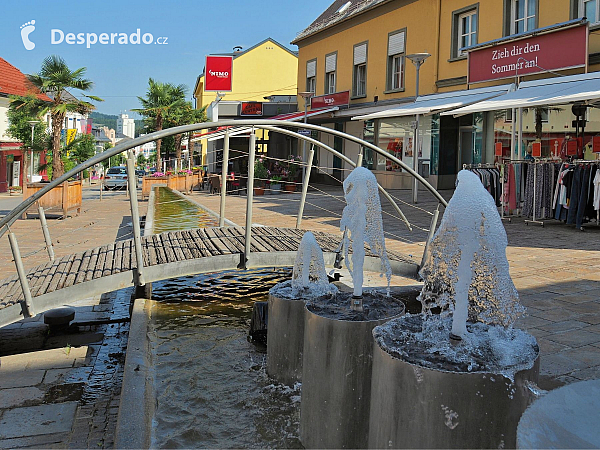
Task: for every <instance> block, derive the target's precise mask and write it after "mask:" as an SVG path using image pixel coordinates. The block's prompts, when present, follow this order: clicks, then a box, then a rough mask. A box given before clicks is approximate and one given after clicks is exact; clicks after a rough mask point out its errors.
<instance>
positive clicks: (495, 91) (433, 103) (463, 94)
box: [352, 84, 514, 120]
mask: <svg viewBox="0 0 600 450" xmlns="http://www.w3.org/2000/svg"><path fill="white" fill-rule="evenodd" d="M513 88H514V85H512V84H510V85H507V84H505V85H501V86H490V87H485V88H477V89H469V90H461V91H454V92H444V93H441V94H431V95H423V96H419V97H418V98H417V99H416V100H415V101H414V102H413V103H409V104H407V105H403V106H401V107H398V108H391V109H386V110H384V111H378V112H375V113H372V114H366V115H363V116H355V117H353V118H352V120H370V119H381V118H386V117H401V116H414V115H430V114H435V113H438V112H442V111H448V110H454V109H456V108H460V107H463V106H466V105H471V104H473V103H477V102H481V101H484V100H487V99H490V98H493V97H497V96H501V95H502V94H506V93H507V92H509V91H510V90H511V89H513Z"/></svg>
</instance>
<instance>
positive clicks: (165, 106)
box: [132, 78, 187, 170]
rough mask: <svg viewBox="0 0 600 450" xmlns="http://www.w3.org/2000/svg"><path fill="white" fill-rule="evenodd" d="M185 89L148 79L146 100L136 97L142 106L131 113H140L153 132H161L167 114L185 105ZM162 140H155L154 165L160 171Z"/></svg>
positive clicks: (180, 86)
mask: <svg viewBox="0 0 600 450" xmlns="http://www.w3.org/2000/svg"><path fill="white" fill-rule="evenodd" d="M186 91H187V88H186V86H185V85H183V84H180V85H178V86H175V85H173V84H171V83H161V82H160V81H155V80H153V79H152V78H150V79H148V92H146V98H142V97H138V100H139V101H140V103H141V104H142V108H140V109H132V111H135V112H138V113H140V114H141V115H142V116H145V117H146V118H148V120H149V121H150V122H151V127H150V128H152V129H153V130H154V131H161V130H162V129H163V127H164V125H165V122H167V123H168V120H169V114H170V113H172V112H173V111H175V110H177V109H178V108H181V107H183V105H184V104H185V93H186ZM161 143H162V139H157V140H156V165H157V169H159V170H160V167H161V159H160V146H161Z"/></svg>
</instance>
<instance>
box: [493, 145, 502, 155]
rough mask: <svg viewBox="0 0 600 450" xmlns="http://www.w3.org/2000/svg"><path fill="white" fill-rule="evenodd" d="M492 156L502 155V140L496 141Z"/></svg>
mask: <svg viewBox="0 0 600 450" xmlns="http://www.w3.org/2000/svg"><path fill="white" fill-rule="evenodd" d="M494 156H502V142H496V146H495V149H494Z"/></svg>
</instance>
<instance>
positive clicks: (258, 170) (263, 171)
mask: <svg viewBox="0 0 600 450" xmlns="http://www.w3.org/2000/svg"><path fill="white" fill-rule="evenodd" d="M268 176H269V175H268V171H267V166H265V161H264V159H263V158H256V160H255V161H254V184H255V185H256V186H264V185H265V181H266V179H267V177H268Z"/></svg>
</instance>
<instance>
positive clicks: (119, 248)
mask: <svg viewBox="0 0 600 450" xmlns="http://www.w3.org/2000/svg"><path fill="white" fill-rule="evenodd" d="M306 231H307V230H297V229H293V228H276V227H252V238H251V239H252V240H251V251H252V252H254V253H273V252H295V251H297V250H298V246H299V244H300V240H301V239H302V236H303V235H304V233H306ZM313 234H314V235H315V237H316V239H317V242H318V243H319V245H320V246H321V248H322V250H323V252H335V251H336V250H337V249H338V247H339V244H340V239H341V238H340V237H339V236H334V235H331V234H328V233H322V232H316V231H313ZM244 245H245V230H244V227H224V228H201V229H192V230H185V231H177V232H166V233H162V234H155V235H150V236H146V237H143V238H142V248H143V256H144V266H145V267H151V266H157V265H161V264H169V263H177V262H181V261H186V260H196V259H200V258H210V257H214V256H221V255H234V254H242V253H243V252H244ZM367 255H369V252H368V251H367ZM388 256H389V258H390V260H392V261H400V262H406V263H409V260H408V259H407V258H406V257H404V256H402V255H400V254H398V253H396V252H389V251H388ZM135 267H136V263H135V247H134V243H133V239H128V240H124V241H119V242H115V243H112V244H107V245H104V246H102V247H96V248H93V249H90V250H87V251H85V252H82V253H75V254H72V255H68V256H64V257H62V258H58V259H56V260H54V261H53V262H48V263H46V264H44V265H41V266H38V267H34V268H32V269H30V270H29V271H28V273H27V279H28V280H29V287H30V289H31V295H32V296H33V297H34V307H35V297H39V296H41V295H44V294H48V293H51V292H55V291H58V290H60V289H65V288H68V287H71V286H75V285H77V284H80V283H85V282H89V281H92V280H97V279H99V278H103V277H108V276H111V275H115V274H119V273H122V272H127V271H131V270H132V269H134V268H135ZM182 275H183V274H182ZM109 290H113V289H110V288H108V286H107V291H109ZM22 300H23V293H22V291H21V284H20V283H19V280H18V278H17V275H16V274H15V275H14V276H12V277H10V278H7V279H4V280H1V281H0V309H3V308H6V307H8V306H11V305H15V304H16V303H18V302H20V301H22ZM65 303H68V302H65Z"/></svg>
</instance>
